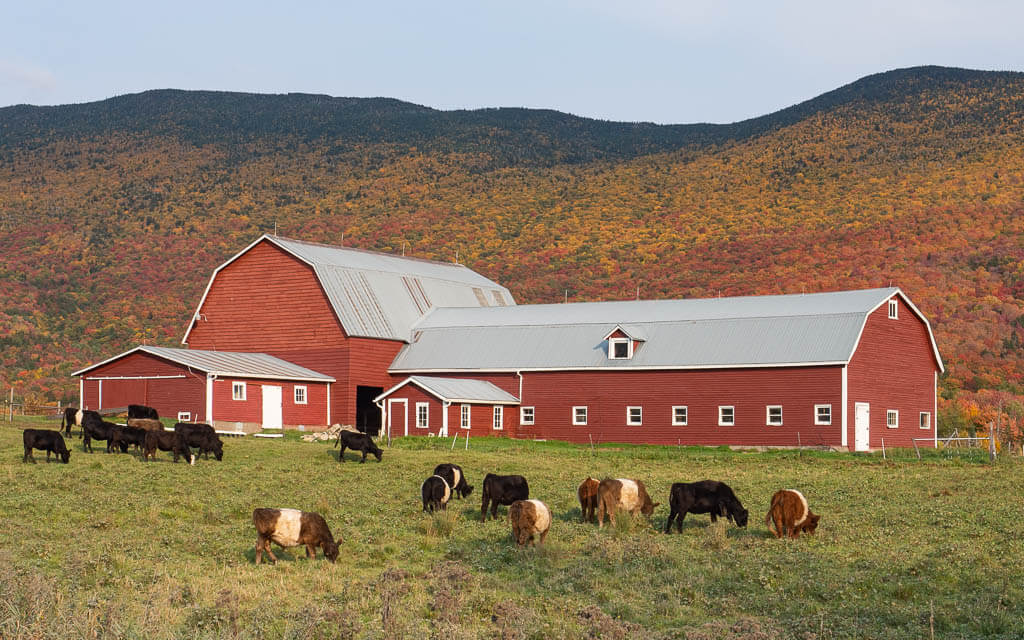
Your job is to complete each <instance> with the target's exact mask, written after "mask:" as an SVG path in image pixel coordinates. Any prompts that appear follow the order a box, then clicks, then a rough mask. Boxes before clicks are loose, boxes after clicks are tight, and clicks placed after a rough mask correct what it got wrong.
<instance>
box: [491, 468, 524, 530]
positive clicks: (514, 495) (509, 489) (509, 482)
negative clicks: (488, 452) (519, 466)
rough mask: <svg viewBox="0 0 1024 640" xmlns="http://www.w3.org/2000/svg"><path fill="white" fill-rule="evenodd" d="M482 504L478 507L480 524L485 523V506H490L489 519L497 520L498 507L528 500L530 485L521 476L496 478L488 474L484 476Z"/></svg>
mask: <svg viewBox="0 0 1024 640" xmlns="http://www.w3.org/2000/svg"><path fill="white" fill-rule="evenodd" d="M482 497H483V503H482V504H481V505H480V522H487V504H488V502H490V504H491V519H492V520H497V518H498V505H499V504H503V505H505V506H508V505H510V504H512V503H513V502H515V501H516V500H528V499H529V498H530V485H528V484H527V483H526V478H524V477H523V476H498V475H494V474H493V473H488V474H487V475H486V476H484V488H483V496H482Z"/></svg>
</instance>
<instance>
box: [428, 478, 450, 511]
mask: <svg viewBox="0 0 1024 640" xmlns="http://www.w3.org/2000/svg"><path fill="white" fill-rule="evenodd" d="M420 494H422V496H423V510H424V511H428V512H430V513H433V512H434V511H440V510H441V509H445V510H447V509H448V499H449V498H451V497H452V489H451V486H450V485H449V484H448V481H447V480H445V479H444V478H442V477H441V476H438V475H433V476H430V477H429V478H427V479H426V480H424V481H423V484H422V485H420Z"/></svg>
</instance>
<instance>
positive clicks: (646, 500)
mask: <svg viewBox="0 0 1024 640" xmlns="http://www.w3.org/2000/svg"><path fill="white" fill-rule="evenodd" d="M659 504H660V503H658V502H651V497H650V496H649V495H647V487H645V486H644V483H643V482H640V481H639V480H630V479H629V478H618V479H616V480H613V479H611V478H605V479H604V480H602V481H601V484H600V485H598V487H597V526H598V527H603V526H604V515H605V513H607V514H608V519H609V520H611V522H612V525H614V524H615V512H616V511H618V510H619V509H622V510H624V511H628V512H629V513H631V514H632V515H636V514H637V512H640V513H642V514H644V515H645V516H649V515H651V514H652V513H654V507H656V506H658V505H659Z"/></svg>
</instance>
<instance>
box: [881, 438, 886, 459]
mask: <svg viewBox="0 0 1024 640" xmlns="http://www.w3.org/2000/svg"><path fill="white" fill-rule="evenodd" d="M882 460H885V438H882Z"/></svg>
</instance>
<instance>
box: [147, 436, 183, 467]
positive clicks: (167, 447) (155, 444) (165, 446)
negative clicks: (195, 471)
mask: <svg viewBox="0 0 1024 640" xmlns="http://www.w3.org/2000/svg"><path fill="white" fill-rule="evenodd" d="M157 449H159V450H160V451H172V452H174V461H175V462H177V461H178V456H179V455H180V456H184V457H185V462H188V463H189V464H191V463H192V451H191V450H190V449H189V448H188V447H187V446H185V445H184V444H182V443H181V439H180V438H178V434H177V433H175V432H173V431H164V430H163V429H161V430H160V431H147V432H146V440H145V444H144V445H143V448H142V459H143V460H148V459H149V458H152V459H153V460H156V450H157Z"/></svg>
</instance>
